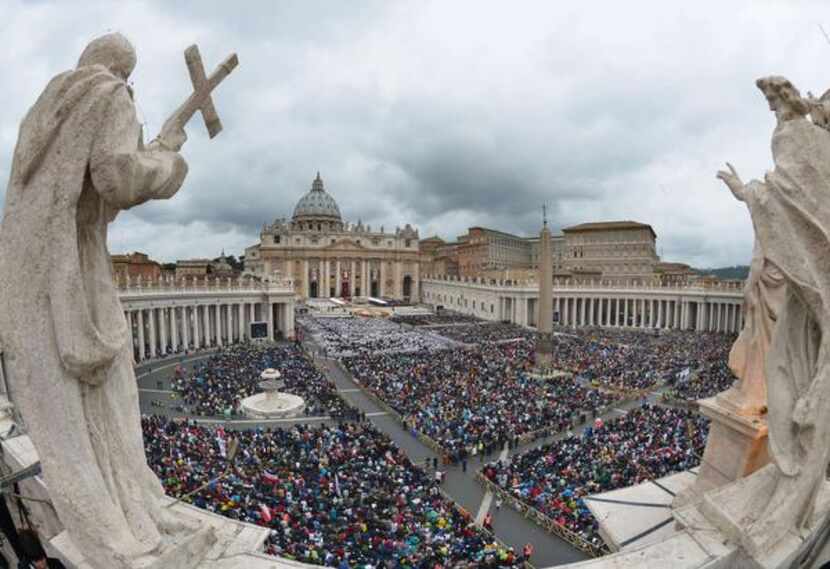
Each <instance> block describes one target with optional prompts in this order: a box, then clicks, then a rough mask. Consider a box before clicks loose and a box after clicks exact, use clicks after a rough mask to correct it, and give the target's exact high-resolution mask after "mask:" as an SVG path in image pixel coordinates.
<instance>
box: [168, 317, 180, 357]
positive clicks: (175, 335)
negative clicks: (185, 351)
mask: <svg viewBox="0 0 830 569" xmlns="http://www.w3.org/2000/svg"><path fill="white" fill-rule="evenodd" d="M170 345H171V350H172V351H173V353H176V350H177V349H178V348H179V317H178V309H177V308H176V307H175V306H171V307H170Z"/></svg>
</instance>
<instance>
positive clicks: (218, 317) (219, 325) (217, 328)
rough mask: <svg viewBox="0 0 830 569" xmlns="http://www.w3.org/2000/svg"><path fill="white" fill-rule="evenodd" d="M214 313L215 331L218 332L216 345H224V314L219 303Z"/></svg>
mask: <svg viewBox="0 0 830 569" xmlns="http://www.w3.org/2000/svg"><path fill="white" fill-rule="evenodd" d="M213 313H214V314H215V315H216V321H215V322H214V327H213V329H214V330H215V332H216V345H217V346H221V345H222V314H221V312H220V310H219V303H218V302H217V303H216V305H215V306H214V308H213Z"/></svg>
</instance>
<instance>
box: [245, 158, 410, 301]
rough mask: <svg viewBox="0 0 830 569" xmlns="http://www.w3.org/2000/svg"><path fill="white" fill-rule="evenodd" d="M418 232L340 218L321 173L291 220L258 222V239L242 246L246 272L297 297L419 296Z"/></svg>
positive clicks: (399, 298) (404, 298)
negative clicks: (286, 284) (285, 286)
mask: <svg viewBox="0 0 830 569" xmlns="http://www.w3.org/2000/svg"><path fill="white" fill-rule="evenodd" d="M419 262H420V259H419V239H418V231H417V230H416V229H413V228H412V227H410V225H409V224H407V225H406V226H405V227H404V228H402V229H401V228H396V229H395V231H394V232H391V231H390V232H386V231H384V229H383V226H381V227H380V230H374V231H373V230H372V227H371V226H368V225H363V223H362V222H358V223H356V224H355V223H349V222H346V221H344V220H343V219H342V217H341V215H340V208H339V207H338V205H337V202H336V201H335V200H334V198H333V197H332V196H331V194H329V193H328V192H327V191H326V189H325V187H324V185H323V180H322V178H320V173H319V172H318V173H317V177H316V178H315V179H314V181H313V182H312V185H311V189H310V190H309V191H308V192H307V193H306V194H305V195H304V196H302V197H301V198H300V200H299V201H298V202H297V205H296V207H295V208H294V213H293V215H292V216H291V219H283V218H281V219H277V220H275V221H274V223H272V224H270V225H268V224H266V225H265V226H263V228H262V231H261V232H260V239H259V243H257V244H255V245H252V246H251V247H248V248H247V249H245V272H246V273H249V274H252V275H254V276H256V277H259V278H261V279H263V280H269V279H270V278H271V277H272V276H273V275H276V274H279V275H280V276H281V277H282V278H286V279H289V280H291V281H292V282H293V286H294V290H295V293H296V294H297V296H298V297H299V298H302V299H306V298H332V297H336V298H353V297H374V298H387V299H395V300H410V301H418V300H419V298H420V291H419V284H418V283H419V281H420V267H419Z"/></svg>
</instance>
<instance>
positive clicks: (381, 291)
mask: <svg viewBox="0 0 830 569" xmlns="http://www.w3.org/2000/svg"><path fill="white" fill-rule="evenodd" d="M379 265H380V268H379V270H378V278H379V279H380V280H379V281H378V296H380V297H381V298H383V296H384V295H385V294H386V260H385V259H381V260H380V263H379Z"/></svg>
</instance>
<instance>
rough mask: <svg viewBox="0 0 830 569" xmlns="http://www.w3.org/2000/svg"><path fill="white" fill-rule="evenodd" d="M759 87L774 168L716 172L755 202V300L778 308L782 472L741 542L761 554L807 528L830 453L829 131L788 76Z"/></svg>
mask: <svg viewBox="0 0 830 569" xmlns="http://www.w3.org/2000/svg"><path fill="white" fill-rule="evenodd" d="M757 85H758V88H759V89H760V90H761V91H762V92H763V94H764V96H765V97H766V99H767V101H768V102H769V107H770V109H771V110H772V111H774V112H775V116H776V119H777V126H776V127H775V131H774V133H773V136H772V155H773V159H774V161H775V170H773V171H771V172H768V173H767V174H766V176H765V179H764V182H760V181H753V182H751V183H750V184H748V185H746V186H744V184H743V183H742V182H741V180H740V178H739V177H738V175H737V173H736V172H735V170H734V169H733V168H732V167H731V166H730V172H720V173H719V177H720V178H721V179H722V180H724V182H725V183H726V184H727V185H728V186H729V188H730V189H731V190H732V192H733V193H735V195H736V196H739V197H742V198H743V199H744V201H745V202H746V204H747V206H748V207H749V211H750V214H751V215H752V222H753V226H754V228H755V234H756V239H757V247H758V250H759V251H758V254H757V255H756V256H757V257H763V262H762V263H761V264H760V265H756V266H760V267H761V269H760V271H759V272H758V274H759V276H758V287H759V288H758V291H759V297H758V300H759V301H760V303H761V304H760V305H759V306H761V307H762V308H763V306H764V304H765V303H766V304H769V305H772V307H773V312H774V321H775V331H774V333H773V334H772V339H771V344H770V346H769V351H768V352H767V354H766V359H765V374H766V382H767V393H768V400H769V403H768V407H769V410H768V425H769V449H770V454H771V456H772V458H773V460H774V464H775V466H774V468H775V469H776V471H777V475H776V476H775V478H774V480H775V483H774V488H772V489H770V492H771V495H770V496H762V497H755V499H756V500H763V503H761V502H756V503H757V504H758V508H757V510H758V511H757V514H753V515H752V516H751V517H752V518H753V519H744V520H741V522H742V525H744V530H743V532H742V533H743V540H744V546H745V547H746V549H747V550H748V551H750V552H753V554H754V555H756V556H763V555H764V554H765V552H767V551H770V550H771V549H772V548H774V547H775V545H776V544H778V543H779V542H780V541H781V540H782V539H783V538H784V537H785V536H786V535H787V534H788V533H793V532H799V531H804V530H807V529H808V527H807V526H808V524H809V523H810V521H811V517H812V514H813V507H814V505H815V499H816V495H817V492H818V490H819V489H820V488H821V485H822V483H823V482H824V480H825V476H826V470H827V464H828V456H829V453H830V438H828V437H829V436H830V422H828V421H827V417H828V416H830V383H828V379H830V367H829V366H828V356H830V352H829V351H828V349H827V348H828V346H830V253H828V251H830V132H828V131H827V130H825V129H824V128H822V127H821V126H818V125H816V124H814V123H813V122H811V121H810V120H808V119H807V114H808V113H809V112H810V106H809V104H808V101H806V100H804V99H802V98H801V95H800V93H799V92H798V90H797V89H796V88H795V87H794V86H793V85H792V84H791V83H790V82H789V81H788V80H787V79H785V78H783V77H767V78H763V79H759V80H758V82H757ZM779 280H783V284H782V285H779V284H778V282H779ZM770 284H772V285H773V287H774V289H775V291H776V292H775V293H774V296H775V297H776V300H775V301H773V302H769V295H767V293H766V290H767V287H768V285H770ZM779 286H780V287H781V288H780V289H779ZM778 295H781V296H780V298H781V300H780V304H778V303H779V300H777V297H778ZM762 314H763V313H762ZM764 322H765V320H764V319H763V318H762V319H761V324H762V325H763V324H764ZM825 337H827V338H828V342H825V341H823V338H825ZM767 468H770V467H767Z"/></svg>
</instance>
